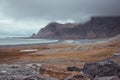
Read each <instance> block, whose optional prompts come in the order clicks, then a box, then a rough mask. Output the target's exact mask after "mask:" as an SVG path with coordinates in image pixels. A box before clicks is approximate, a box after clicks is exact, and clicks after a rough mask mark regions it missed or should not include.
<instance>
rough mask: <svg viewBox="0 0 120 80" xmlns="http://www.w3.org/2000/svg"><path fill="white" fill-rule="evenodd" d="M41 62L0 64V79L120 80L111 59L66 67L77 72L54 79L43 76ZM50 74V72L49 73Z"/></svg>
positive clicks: (117, 69)
mask: <svg viewBox="0 0 120 80" xmlns="http://www.w3.org/2000/svg"><path fill="white" fill-rule="evenodd" d="M45 71H46V72H50V70H48V69H46V68H44V67H43V66H42V65H41V64H38V63H33V64H24V65H22V64H21V65H18V64H1V65H0V80H120V65H118V64H116V63H115V62H114V61H112V60H104V61H99V62H96V63H86V64H85V65H84V67H83V68H81V69H80V68H77V67H68V71H69V72H73V71H75V72H78V73H77V74H73V75H68V76H67V77H66V78H64V79H56V78H52V77H50V76H49V77H48V76H45V75H44V74H45ZM51 74H52V73H51Z"/></svg>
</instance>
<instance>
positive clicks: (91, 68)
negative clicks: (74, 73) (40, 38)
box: [83, 60, 120, 78]
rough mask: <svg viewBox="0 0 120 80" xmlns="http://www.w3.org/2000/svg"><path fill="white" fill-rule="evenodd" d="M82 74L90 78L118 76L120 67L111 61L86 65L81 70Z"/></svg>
mask: <svg viewBox="0 0 120 80" xmlns="http://www.w3.org/2000/svg"><path fill="white" fill-rule="evenodd" d="M83 73H84V74H86V75H89V76H90V77H91V78H95V77H106V76H119V75H120V66H119V65H118V64H116V63H115V62H114V61H111V60H105V61H100V62H97V63H86V64H85V65H84V68H83Z"/></svg>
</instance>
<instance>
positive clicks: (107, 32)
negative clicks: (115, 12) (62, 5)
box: [31, 17, 120, 39]
mask: <svg viewBox="0 0 120 80" xmlns="http://www.w3.org/2000/svg"><path fill="white" fill-rule="evenodd" d="M118 34H120V17H92V18H91V20H90V21H88V22H86V23H84V24H80V23H66V24H60V23H57V22H52V23H49V24H48V25H47V26H45V27H44V28H42V29H40V31H39V32H38V33H37V34H33V35H32V36H31V38H50V39H83V38H84V39H89V38H90V39H91V38H108V37H113V36H116V35H118Z"/></svg>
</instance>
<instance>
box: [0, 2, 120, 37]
mask: <svg viewBox="0 0 120 80" xmlns="http://www.w3.org/2000/svg"><path fill="white" fill-rule="evenodd" d="M91 16H120V0H0V36H30V35H32V34H33V33H37V32H38V31H39V30H40V29H41V28H43V27H45V26H46V25H47V24H48V23H50V22H59V23H68V22H70V23H83V22H85V21H88V20H90V17H91Z"/></svg>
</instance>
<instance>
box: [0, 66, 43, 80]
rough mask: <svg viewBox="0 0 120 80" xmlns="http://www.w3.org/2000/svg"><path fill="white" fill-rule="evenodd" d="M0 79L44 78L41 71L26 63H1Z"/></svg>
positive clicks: (40, 79) (30, 79)
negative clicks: (40, 73) (40, 74)
mask: <svg viewBox="0 0 120 80" xmlns="http://www.w3.org/2000/svg"><path fill="white" fill-rule="evenodd" d="M0 80H44V79H43V78H41V77H40V76H39V73H38V72H37V71H36V70H35V69H33V68H31V67H28V66H26V65H18V64H10V65H8V64H0Z"/></svg>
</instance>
